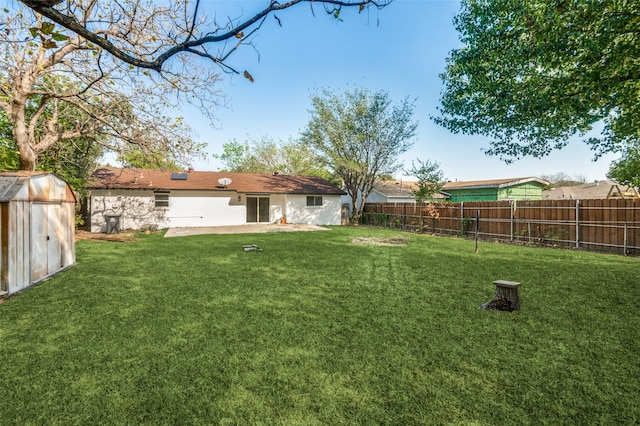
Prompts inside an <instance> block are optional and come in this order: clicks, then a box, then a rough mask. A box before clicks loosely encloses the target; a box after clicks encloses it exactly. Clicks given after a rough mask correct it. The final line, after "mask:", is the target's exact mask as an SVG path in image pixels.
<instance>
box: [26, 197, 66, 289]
mask: <svg viewBox="0 0 640 426" xmlns="http://www.w3.org/2000/svg"><path fill="white" fill-rule="evenodd" d="M61 226H62V225H61V223H60V206H59V205H55V204H38V203H34V204H33V205H32V207H31V279H32V280H33V281H35V280H38V279H40V278H42V277H45V276H47V275H49V274H51V273H53V272H55V271H57V270H59V269H60V268H61V267H62V245H61V241H60V238H61Z"/></svg>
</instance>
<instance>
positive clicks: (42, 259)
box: [0, 171, 76, 295]
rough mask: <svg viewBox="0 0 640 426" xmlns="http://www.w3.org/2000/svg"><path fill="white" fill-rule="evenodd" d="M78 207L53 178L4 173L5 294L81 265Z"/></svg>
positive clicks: (0, 220)
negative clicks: (77, 240)
mask: <svg viewBox="0 0 640 426" xmlns="http://www.w3.org/2000/svg"><path fill="white" fill-rule="evenodd" d="M75 202H76V199H75V196H74V195H73V192H72V190H71V187H69V184H68V183H67V182H65V181H64V180H62V179H60V178H59V177H57V176H55V175H53V174H51V173H46V172H27V171H16V172H1V173H0V295H11V294H13V293H16V292H18V291H20V290H23V289H25V288H27V287H29V286H30V285H32V284H35V283H37V282H38V281H42V280H43V279H45V278H47V277H50V276H51V275H53V274H55V273H57V272H60V271H62V270H63V269H66V268H68V267H70V266H72V265H74V264H75V262H76V254H75Z"/></svg>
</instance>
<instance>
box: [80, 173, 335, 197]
mask: <svg viewBox="0 0 640 426" xmlns="http://www.w3.org/2000/svg"><path fill="white" fill-rule="evenodd" d="M176 173H177V172H176V171H169V170H152V169H122V168H117V167H101V168H98V169H97V170H96V171H95V172H94V173H93V175H92V176H91V179H90V181H89V184H88V185H87V187H88V188H91V189H154V190H204V191H234V192H240V193H250V194H317V195H344V194H345V192H344V191H342V190H340V189H339V188H337V187H336V186H334V185H332V184H331V183H330V182H329V181H327V180H325V179H323V178H320V177H316V176H291V175H281V174H273V175H265V174H253V173H227V172H201V171H189V172H178V173H177V175H176ZM172 177H173V178H172ZM222 178H228V179H231V183H229V184H228V185H227V186H223V185H222V184H220V183H219V182H218V181H219V180H220V179H222Z"/></svg>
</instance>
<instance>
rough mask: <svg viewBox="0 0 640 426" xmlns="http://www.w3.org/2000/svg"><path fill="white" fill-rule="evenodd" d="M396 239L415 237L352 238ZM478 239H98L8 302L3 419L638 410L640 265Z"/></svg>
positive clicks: (517, 419) (2, 329) (0, 402)
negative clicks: (511, 292) (512, 293)
mask: <svg viewBox="0 0 640 426" xmlns="http://www.w3.org/2000/svg"><path fill="white" fill-rule="evenodd" d="M382 236H386V237H390V236H405V237H407V239H408V241H407V244H406V245H402V246H375V245H366V244H353V243H352V238H354V237H382ZM244 244H258V245H259V246H260V247H261V248H263V249H264V250H263V251H262V252H244V251H243V250H242V245H244ZM473 244H474V243H473V242H472V241H465V240H462V239H456V238H439V237H431V236H423V235H412V234H401V233H399V232H394V231H391V230H380V229H369V228H350V227H349V228H333V229H331V230H330V231H326V232H302V233H273V234H249V235H202V236H193V237H180V238H161V236H160V235H149V236H144V235H143V236H141V240H140V241H138V242H134V243H113V242H99V241H81V242H79V243H78V244H77V260H78V264H77V265H76V266H75V267H73V268H71V269H70V270H68V271H66V272H64V273H62V274H59V275H58V276H56V277H55V278H53V279H51V280H49V281H47V282H45V283H43V284H41V285H38V286H36V287H34V288H32V289H31V290H29V291H26V292H24V293H23V294H20V295H18V296H16V297H13V298H10V299H9V300H7V301H5V302H4V303H2V304H0V423H1V424H19V425H27V424H34V425H35V424H38V425H39V424H64V425H67V424H79V425H87V424H98V423H99V424H109V425H111V424H136V425H137V424H150V425H151V424H152V425H158V424H172V425H176V424H282V425H294V424H304V425H314V424H331V425H340V424H345V425H346V424H396V425H411V424H434V423H438V424H464V425H468V424H475V425H497V424H501V425H503V424H517V425H523V424H532V425H538V424H545V423H546V424H553V425H556V424H637V423H638V422H640V404H638V400H639V398H640V283H639V281H640V278H639V274H638V271H639V267H640V259H637V258H625V257H620V256H611V255H600V254H594V253H585V252H576V251H568V250H555V249H543V248H526V247H516V246H509V245H503V244H494V243H481V244H480V251H479V253H478V254H475V253H474V245H473ZM496 279H506V280H514V281H520V282H522V287H521V288H520V296H521V304H522V310H521V311H516V312H513V313H509V312H499V311H486V310H482V309H479V305H480V304H481V303H483V302H486V301H488V300H491V299H492V296H493V290H494V289H493V286H492V284H491V282H492V281H493V280H496Z"/></svg>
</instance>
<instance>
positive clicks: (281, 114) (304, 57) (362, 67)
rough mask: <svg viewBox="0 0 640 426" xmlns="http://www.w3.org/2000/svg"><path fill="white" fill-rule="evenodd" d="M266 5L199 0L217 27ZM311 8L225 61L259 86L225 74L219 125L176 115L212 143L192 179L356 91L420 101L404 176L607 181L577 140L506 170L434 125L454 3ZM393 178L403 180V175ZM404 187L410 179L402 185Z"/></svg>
mask: <svg viewBox="0 0 640 426" xmlns="http://www.w3.org/2000/svg"><path fill="white" fill-rule="evenodd" d="M266 2H267V0H248V1H240V0H234V1H213V0H204V1H203V3H202V4H203V11H205V12H206V13H208V14H210V15H214V14H215V15H216V16H217V18H218V19H219V20H220V18H224V17H225V16H227V15H228V16H232V17H237V16H241V15H242V16H249V15H250V14H251V13H253V12H255V11H257V10H259V9H261V8H262V7H264V5H265V4H266ZM314 8H315V18H314V16H313V14H312V13H311V9H310V6H309V4H306V3H305V4H301V5H297V6H295V7H293V8H291V9H289V10H287V11H283V12H280V13H279V14H278V18H279V19H280V21H281V22H282V27H280V26H279V25H278V23H277V21H276V20H275V19H274V18H269V19H267V21H266V23H265V25H264V26H263V28H262V29H261V30H260V31H258V33H257V34H256V36H255V38H254V40H253V47H251V46H244V47H243V48H241V49H240V50H239V51H237V52H236V53H234V55H232V57H231V58H230V59H229V64H230V65H231V66H233V67H234V68H236V69H238V70H241V71H242V70H245V69H246V70H248V71H249V72H250V73H251V74H252V75H253V77H254V78H255V82H253V83H251V82H249V81H248V80H246V79H245V78H243V77H242V76H230V75H224V77H223V78H224V81H222V82H221V83H218V88H219V89H220V90H222V91H223V92H224V93H225V94H226V96H227V106H226V107H220V108H218V109H217V111H216V114H215V116H216V125H215V127H211V125H210V122H209V121H208V120H207V119H205V118H204V117H201V116H200V114H199V113H198V112H195V111H192V110H189V109H185V110H184V111H182V114H183V115H184V116H185V120H186V121H187V123H188V124H189V125H190V126H191V127H192V128H193V129H194V130H195V131H196V133H197V138H198V140H200V141H202V142H205V143H207V144H208V148H207V152H208V160H205V161H199V162H196V163H195V164H194V166H195V168H196V169H197V170H217V169H219V168H220V167H221V163H220V162H219V161H217V160H214V159H212V158H211V154H215V153H221V152H222V145H223V144H224V143H225V142H228V141H229V140H231V139H234V138H235V139H237V140H238V141H241V142H242V141H245V140H247V139H249V138H251V139H260V138H262V137H265V136H268V137H272V138H275V139H283V140H287V139H288V138H289V137H294V138H295V137H297V136H298V135H299V134H300V132H301V131H302V130H303V129H304V128H305V126H306V124H307V122H308V120H309V112H308V111H309V108H310V106H311V100H310V99H311V96H312V95H313V94H314V93H315V91H316V90H317V89H321V88H330V89H332V90H335V91H337V92H343V91H344V90H345V89H347V88H349V87H354V86H362V87H366V88H368V89H369V90H371V91H377V90H385V91H387V92H388V93H389V94H390V96H391V98H392V99H393V100H394V101H399V100H401V99H402V98H404V97H405V96H409V97H410V98H416V99H417V100H416V108H415V112H414V119H415V120H417V121H418V122H419V126H418V133H417V136H416V138H415V144H414V147H413V148H412V149H411V150H410V151H408V152H407V153H406V154H405V155H404V156H403V157H402V158H401V159H400V160H401V161H403V162H404V164H405V165H406V166H407V167H409V166H410V164H411V161H412V160H414V159H417V158H419V159H421V160H426V159H430V160H432V161H437V162H438V163H440V166H441V169H442V170H443V172H444V175H445V177H446V178H447V179H449V180H478V179H499V178H511V177H525V176H541V175H552V174H556V173H559V172H563V173H566V174H567V175H569V176H571V177H584V178H586V179H587V180H595V179H604V178H605V175H606V172H607V170H608V168H609V164H610V163H611V161H612V160H613V159H615V158H616V156H613V155H607V156H604V157H603V158H602V159H600V160H599V161H597V162H593V161H592V158H593V153H592V152H591V151H590V150H589V148H588V147H587V146H586V145H584V144H582V143H580V142H579V141H578V140H576V141H573V142H571V143H570V144H569V146H567V147H566V148H565V149H563V150H561V151H557V152H554V153H553V154H552V155H550V156H548V157H545V158H543V159H531V158H526V159H522V160H518V161H516V162H514V163H512V164H511V165H506V164H504V163H503V162H501V161H500V160H499V159H498V158H496V157H489V156H486V155H484V153H483V152H482V151H481V148H483V147H485V148H486V147H487V146H488V143H487V140H486V139H484V138H482V137H477V136H466V135H456V134H452V133H451V132H449V131H448V130H446V129H443V128H441V127H439V126H437V125H435V124H434V123H433V122H432V121H431V119H430V115H435V114H436V113H437V110H436V108H437V106H438V102H439V98H440V93H441V90H442V82H441V80H440V77H439V74H440V73H442V72H443V70H444V65H445V59H446V57H447V55H448V53H449V52H450V51H451V50H452V49H455V48H457V47H459V46H460V42H459V40H458V34H457V33H456V31H455V30H454V28H453V23H452V18H453V17H454V15H455V14H456V12H457V11H458V10H459V3H458V1H453V0H395V1H394V2H393V3H392V4H391V5H390V6H388V7H387V8H385V9H383V10H381V11H377V10H375V9H370V10H369V11H366V10H365V11H363V12H362V13H360V14H358V13H357V10H355V9H354V10H344V11H343V13H342V15H341V18H342V22H338V21H335V20H332V19H331V18H329V17H328V16H326V15H325V14H324V11H323V9H322V6H319V5H315V6H314ZM397 177H403V176H402V173H399V174H398V176H397ZM404 178H405V179H411V178H410V177H407V176H404Z"/></svg>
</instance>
